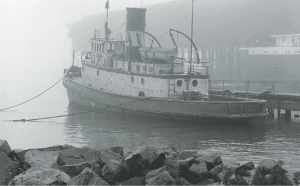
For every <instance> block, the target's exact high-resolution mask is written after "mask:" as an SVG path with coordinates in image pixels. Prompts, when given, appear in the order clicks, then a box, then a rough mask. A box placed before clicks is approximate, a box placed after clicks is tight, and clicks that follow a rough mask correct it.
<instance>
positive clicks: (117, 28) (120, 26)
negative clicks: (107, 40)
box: [111, 23, 126, 34]
mask: <svg viewBox="0 0 300 186" xmlns="http://www.w3.org/2000/svg"><path fill="white" fill-rule="evenodd" d="M124 25H126V23H124V24H123V25H121V26H120V27H119V28H117V29H116V30H114V31H113V32H112V33H111V34H113V33H114V32H115V31H117V30H119V29H120V28H121V27H122V26H124Z"/></svg>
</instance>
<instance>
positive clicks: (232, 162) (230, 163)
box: [222, 158, 240, 170]
mask: <svg viewBox="0 0 300 186" xmlns="http://www.w3.org/2000/svg"><path fill="white" fill-rule="evenodd" d="M222 163H223V165H224V166H225V167H227V168H229V169H232V170H235V169H236V168H238V167H239V166H240V164H239V163H238V162H237V160H236V159H234V158H226V159H223V162H222Z"/></svg>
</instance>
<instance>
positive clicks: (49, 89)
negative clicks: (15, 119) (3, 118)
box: [0, 78, 64, 111]
mask: <svg viewBox="0 0 300 186" xmlns="http://www.w3.org/2000/svg"><path fill="white" fill-rule="evenodd" d="M63 79H64V78H61V79H60V80H59V81H57V82H56V83H55V84H54V85H52V86H51V87H50V88H48V89H47V90H45V91H44V92H42V93H40V94H38V95H36V96H34V97H33V98H31V99H29V100H27V101H24V102H22V103H19V104H16V105H14V106H11V107H7V108H3V109H0V111H3V110H8V109H11V108H14V107H17V106H20V105H23V104H24V103H27V102H29V101H31V100H33V99H35V98H37V97H39V96H41V95H42V94H44V93H46V92H47V91H48V90H50V89H51V88H53V87H54V86H55V85H57V84H58V83H59V82H60V81H61V80H63Z"/></svg>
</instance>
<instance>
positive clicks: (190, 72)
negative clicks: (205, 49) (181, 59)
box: [189, 0, 196, 75]
mask: <svg viewBox="0 0 300 186" xmlns="http://www.w3.org/2000/svg"><path fill="white" fill-rule="evenodd" d="M193 24H194V0H192V23H191V55H190V70H189V75H191V74H192V55H193V28H194V25H193ZM195 50H196V49H195Z"/></svg>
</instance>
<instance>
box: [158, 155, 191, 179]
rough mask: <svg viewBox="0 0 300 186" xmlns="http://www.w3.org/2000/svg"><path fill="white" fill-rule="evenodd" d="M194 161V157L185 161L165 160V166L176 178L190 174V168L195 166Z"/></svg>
mask: <svg viewBox="0 0 300 186" xmlns="http://www.w3.org/2000/svg"><path fill="white" fill-rule="evenodd" d="M193 161H194V158H193V157H190V158H187V159H185V160H173V159H165V160H164V165H165V166H166V168H167V171H168V172H169V174H170V175H171V176H172V177H174V178H176V177H180V176H185V175H187V174H189V168H190V167H191V165H192V164H193Z"/></svg>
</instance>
